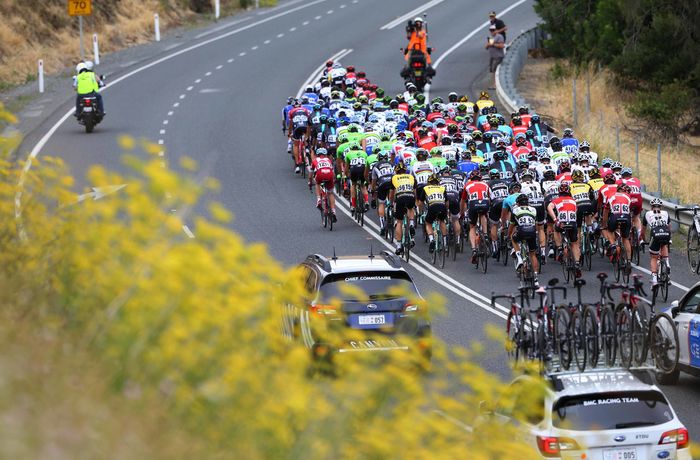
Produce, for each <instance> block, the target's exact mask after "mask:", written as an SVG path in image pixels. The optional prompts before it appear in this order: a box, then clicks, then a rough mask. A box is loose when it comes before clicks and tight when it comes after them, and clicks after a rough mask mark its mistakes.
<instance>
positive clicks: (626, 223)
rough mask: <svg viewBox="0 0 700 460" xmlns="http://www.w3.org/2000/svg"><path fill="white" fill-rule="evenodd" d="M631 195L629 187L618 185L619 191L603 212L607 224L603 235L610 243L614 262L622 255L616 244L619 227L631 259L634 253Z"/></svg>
mask: <svg viewBox="0 0 700 460" xmlns="http://www.w3.org/2000/svg"><path fill="white" fill-rule="evenodd" d="M629 193H630V188H629V185H627V184H618V186H617V191H616V192H615V194H611V195H610V197H609V198H608V199H607V202H606V206H605V209H604V210H603V222H605V223H606V224H607V228H606V230H605V231H604V233H603V235H604V236H605V238H606V239H607V240H608V242H609V243H610V247H609V249H608V253H609V255H610V260H611V261H612V262H614V261H615V260H616V259H617V257H618V256H619V253H620V248H618V247H617V244H616V242H615V231H616V229H617V228H618V227H619V228H620V236H621V237H622V244H624V246H625V251H626V252H627V256H628V257H629V256H630V254H631V253H632V252H631V247H630V227H631V225H632V217H631V214H630V208H631V206H632V199H631V198H630V196H629Z"/></svg>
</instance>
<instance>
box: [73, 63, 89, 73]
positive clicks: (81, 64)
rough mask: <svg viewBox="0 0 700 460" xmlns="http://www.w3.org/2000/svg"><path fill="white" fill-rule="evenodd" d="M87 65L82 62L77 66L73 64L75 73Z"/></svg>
mask: <svg viewBox="0 0 700 460" xmlns="http://www.w3.org/2000/svg"><path fill="white" fill-rule="evenodd" d="M86 69H87V67H86V66H85V63H84V62H81V63H79V64H78V65H77V66H75V73H80V71H82V70H86Z"/></svg>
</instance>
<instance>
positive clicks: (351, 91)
mask: <svg viewBox="0 0 700 460" xmlns="http://www.w3.org/2000/svg"><path fill="white" fill-rule="evenodd" d="M345 94H346V95H347V96H348V97H353V96H354V95H355V90H354V89H353V88H348V89H346V90H345Z"/></svg>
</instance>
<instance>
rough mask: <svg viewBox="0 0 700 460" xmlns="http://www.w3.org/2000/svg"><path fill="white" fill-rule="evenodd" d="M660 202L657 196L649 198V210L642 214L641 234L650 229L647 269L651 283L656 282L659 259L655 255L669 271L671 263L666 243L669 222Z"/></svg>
mask: <svg viewBox="0 0 700 460" xmlns="http://www.w3.org/2000/svg"><path fill="white" fill-rule="evenodd" d="M661 205H662V202H661V200H660V199H659V198H653V199H652V200H651V210H650V211H647V212H646V214H644V219H643V227H642V236H644V235H645V234H646V230H647V227H649V228H650V229H651V235H650V236H651V244H649V255H650V259H649V269H650V270H651V283H652V284H653V285H654V286H656V284H657V283H658V272H659V261H658V259H657V256H659V255H660V256H661V259H662V260H664V261H665V262H666V266H667V267H668V269H669V271H670V270H671V265H670V263H669V258H668V245H669V244H670V242H671V223H670V220H669V217H668V212H666V211H664V210H662V209H661Z"/></svg>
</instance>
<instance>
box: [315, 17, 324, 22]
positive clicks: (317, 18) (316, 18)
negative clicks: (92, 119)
mask: <svg viewBox="0 0 700 460" xmlns="http://www.w3.org/2000/svg"><path fill="white" fill-rule="evenodd" d="M322 17H323V16H316V17H315V18H314V19H315V20H317V21H318V20H319V19H321V18H322Z"/></svg>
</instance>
